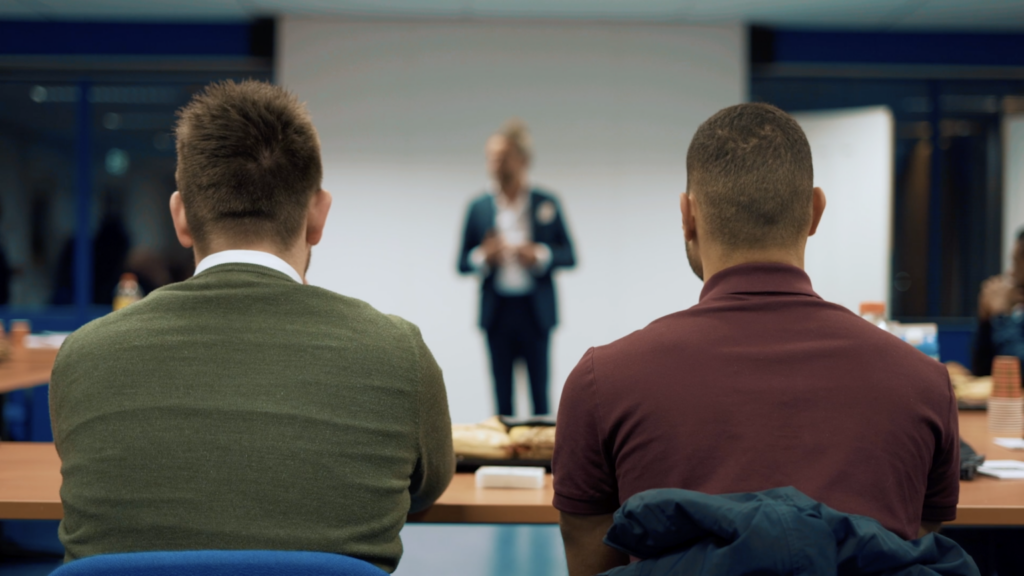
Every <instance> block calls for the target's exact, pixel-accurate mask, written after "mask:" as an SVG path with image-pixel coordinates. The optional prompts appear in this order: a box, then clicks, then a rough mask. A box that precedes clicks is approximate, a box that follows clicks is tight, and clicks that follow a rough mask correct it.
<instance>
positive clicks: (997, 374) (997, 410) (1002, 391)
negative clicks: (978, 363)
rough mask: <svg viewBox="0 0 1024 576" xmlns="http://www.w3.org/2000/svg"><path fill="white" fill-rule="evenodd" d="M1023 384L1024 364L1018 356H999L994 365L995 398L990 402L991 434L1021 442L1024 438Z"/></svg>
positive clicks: (991, 398) (993, 362)
mask: <svg viewBox="0 0 1024 576" xmlns="http://www.w3.org/2000/svg"><path fill="white" fill-rule="evenodd" d="M1020 384H1021V383H1020V360H1019V359H1018V358H1017V357H1016V356H996V358H995V360H993V361H992V396H990V397H989V399H988V430H989V432H991V433H992V434H993V435H996V436H1010V437H1013V438H1020V437H1021V434H1024V398H1022V397H1021V386H1020Z"/></svg>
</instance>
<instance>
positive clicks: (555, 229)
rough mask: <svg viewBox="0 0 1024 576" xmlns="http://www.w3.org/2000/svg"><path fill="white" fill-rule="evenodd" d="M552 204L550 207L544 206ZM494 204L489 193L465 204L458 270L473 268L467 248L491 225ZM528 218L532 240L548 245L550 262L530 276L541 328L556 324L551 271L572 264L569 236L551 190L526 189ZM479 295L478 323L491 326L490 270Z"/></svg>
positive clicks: (494, 304) (492, 291)
mask: <svg viewBox="0 0 1024 576" xmlns="http://www.w3.org/2000/svg"><path fill="white" fill-rule="evenodd" d="M546 204H549V205H550V207H553V208H554V213H553V217H550V218H546V217H545V216H551V215H552V214H551V213H552V210H551V208H550V207H548V206H546ZM496 216H497V207H496V206H495V203H494V196H493V195H492V194H483V195H481V196H479V197H477V198H476V199H474V200H473V202H472V203H471V204H470V205H469V212H468V214H467V215H466V227H465V228H464V230H463V233H462V250H461V252H460V253H459V272H461V273H463V274H468V273H470V272H473V266H472V265H471V264H470V263H469V252H470V251H471V250H473V248H476V247H477V246H479V245H480V244H481V243H482V242H483V241H484V237H485V236H486V235H487V233H488V232H489V231H491V230H493V229H494V226H495V217H496ZM530 219H531V223H532V227H533V241H534V242H537V243H542V244H547V245H548V247H549V248H550V249H551V266H550V267H549V268H548V270H547V272H545V273H544V274H543V275H541V276H534V281H535V284H534V290H533V294H531V295H530V296H531V299H532V300H533V307H534V310H535V312H536V314H537V322H538V323H539V324H540V327H541V328H542V329H544V330H550V329H552V328H554V327H555V325H556V324H558V309H557V305H556V299H555V284H554V282H552V280H551V273H552V272H554V271H555V269H556V268H571V267H573V266H575V265H576V255H575V254H574V253H573V248H572V240H570V239H569V231H568V230H567V229H566V226H565V219H564V217H563V215H562V207H561V206H560V205H559V204H558V199H556V198H555V197H554V196H553V195H552V194H548V193H547V192H543V191H541V190H538V189H536V188H534V189H532V190H530ZM480 289H481V295H480V326H481V327H482V328H484V329H485V330H486V329H488V328H490V327H491V324H492V323H493V321H494V313H495V310H496V309H497V306H498V293H497V292H496V291H495V289H494V271H493V270H492V271H491V272H490V273H489V274H488V275H487V277H486V278H484V281H483V283H482V285H481V288H480Z"/></svg>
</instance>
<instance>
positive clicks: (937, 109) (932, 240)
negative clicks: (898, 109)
mask: <svg viewBox="0 0 1024 576" xmlns="http://www.w3.org/2000/svg"><path fill="white" fill-rule="evenodd" d="M929 84H930V86H929V92H930V97H929V99H930V100H931V102H932V109H931V115H930V117H929V123H930V124H931V126H932V138H931V140H932V155H931V156H932V158H931V160H932V162H931V174H930V178H929V182H928V184H929V190H928V315H929V316H932V317H937V316H939V315H941V314H942V288H943V279H942V277H943V274H942V272H943V270H942V268H943V267H942V160H943V154H942V102H941V100H942V91H941V87H940V86H939V82H938V81H936V80H933V81H931V82H930V83H929Z"/></svg>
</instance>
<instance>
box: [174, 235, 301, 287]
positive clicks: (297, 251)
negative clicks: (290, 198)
mask: <svg viewBox="0 0 1024 576" xmlns="http://www.w3.org/2000/svg"><path fill="white" fill-rule="evenodd" d="M227 250H253V251H255V252H266V253H267V254H273V255H274V256H277V257H278V258H280V259H281V260H284V261H285V262H286V263H287V264H288V265H289V266H291V267H292V268H294V269H295V271H296V272H297V273H298V274H299V277H300V278H302V281H303V283H305V282H306V265H307V264H308V262H307V259H308V258H309V250H308V248H306V247H304V246H303V245H302V244H300V243H296V244H294V245H293V246H292V247H291V248H289V249H288V250H282V249H281V248H280V247H278V246H276V245H274V244H268V243H263V242H256V243H233V242H223V243H222V242H211V243H210V245H209V246H204V247H203V249H202V250H201V249H200V248H199V247H198V246H196V247H194V249H193V251H192V252H193V254H194V255H195V259H196V266H198V265H199V262H200V261H202V260H203V258H206V257H207V256H210V255H212V254H216V253H218V252H225V251H227Z"/></svg>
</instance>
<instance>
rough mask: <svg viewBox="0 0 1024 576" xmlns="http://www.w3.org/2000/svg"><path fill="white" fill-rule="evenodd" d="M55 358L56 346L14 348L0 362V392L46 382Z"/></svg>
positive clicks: (48, 379)
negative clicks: (9, 355)
mask: <svg viewBox="0 0 1024 576" xmlns="http://www.w3.org/2000/svg"><path fill="white" fill-rule="evenodd" d="M56 358H57V349H56V348H38V349H21V350H15V351H14V352H13V353H12V354H11V357H10V358H9V359H8V360H6V361H4V362H0V394H6V393H7V392H11V391H12V390H19V389H21V388H31V387H33V386H38V385H40V384H46V383H48V382H49V381H50V372H52V371H53V361H54V360H55V359H56Z"/></svg>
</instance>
